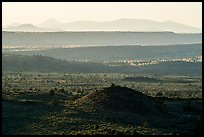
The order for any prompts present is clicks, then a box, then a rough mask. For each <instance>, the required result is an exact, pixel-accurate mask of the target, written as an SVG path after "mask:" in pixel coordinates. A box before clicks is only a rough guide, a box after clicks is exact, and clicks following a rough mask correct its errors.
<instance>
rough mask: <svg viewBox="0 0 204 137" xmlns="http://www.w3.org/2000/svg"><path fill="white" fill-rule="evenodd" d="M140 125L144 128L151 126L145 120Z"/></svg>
mask: <svg viewBox="0 0 204 137" xmlns="http://www.w3.org/2000/svg"><path fill="white" fill-rule="evenodd" d="M142 126H143V127H144V128H150V127H151V126H150V124H149V123H148V122H147V121H145V122H144V123H143V125H142Z"/></svg>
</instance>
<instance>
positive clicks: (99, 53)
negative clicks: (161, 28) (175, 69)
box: [2, 44, 202, 62]
mask: <svg viewBox="0 0 204 137" xmlns="http://www.w3.org/2000/svg"><path fill="white" fill-rule="evenodd" d="M13 50H14V49H4V48H3V50H2V52H11V53H13ZM16 50H19V51H17V52H16V53H18V54H22V55H31V56H33V55H43V56H49V57H53V58H57V59H64V60H67V61H73V60H90V61H94V62H104V61H108V62H111V61H121V60H162V59H164V60H166V59H177V58H188V57H196V56H199V55H202V44H183V45H168V46H137V45H133V46H128V45H124V46H106V47H103V46H98V47H78V48H50V49H39V50H31V51H23V50H24V49H20V48H19V49H18V48H17V49H16Z"/></svg>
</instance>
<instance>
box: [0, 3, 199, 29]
mask: <svg viewBox="0 0 204 137" xmlns="http://www.w3.org/2000/svg"><path fill="white" fill-rule="evenodd" d="M49 18H54V19H56V20H58V21H59V22H73V21H78V20H93V21H111V20H116V19H120V18H134V19H151V20H155V21H166V20H171V21H175V22H178V23H182V24H186V25H190V26H194V27H198V28H202V2H58V3H57V2H3V3H2V24H3V25H8V24H12V23H31V24H34V25H37V24H40V23H42V22H44V21H45V20H47V19H49Z"/></svg>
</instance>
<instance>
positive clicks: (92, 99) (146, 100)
mask: <svg viewBox="0 0 204 137" xmlns="http://www.w3.org/2000/svg"><path fill="white" fill-rule="evenodd" d="M76 103H77V104H78V105H93V106H95V107H103V108H104V109H109V110H112V111H123V112H133V113H144V114H148V113H157V112H159V113H160V112H161V111H162V110H163V107H164V106H163V104H162V103H161V102H158V101H157V100H155V99H154V98H153V97H149V96H147V95H144V94H142V93H141V92H139V91H135V90H133V89H130V88H127V87H121V86H111V87H108V88H104V89H103V90H97V91H94V92H92V93H90V94H88V95H86V96H84V97H82V98H79V99H77V100H76Z"/></svg>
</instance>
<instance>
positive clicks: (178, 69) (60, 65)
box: [2, 54, 202, 75]
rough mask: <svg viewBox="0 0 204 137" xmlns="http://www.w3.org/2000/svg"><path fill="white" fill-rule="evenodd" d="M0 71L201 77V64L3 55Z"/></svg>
mask: <svg viewBox="0 0 204 137" xmlns="http://www.w3.org/2000/svg"><path fill="white" fill-rule="evenodd" d="M2 71H18V72H19V71H24V72H67V73H68V72H75V73H77V72H82V73H83V72H90V73H95V72H101V73H103V72H104V73H143V74H160V75H165V74H166V75H171V74H175V75H177V74H180V75H201V74H202V62H178V61H175V62H162V63H159V64H154V65H147V66H143V67H135V66H130V65H122V66H108V65H105V64H101V63H94V62H77V61H64V60H59V59H54V58H51V57H46V56H23V55H11V54H3V55H2Z"/></svg>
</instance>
